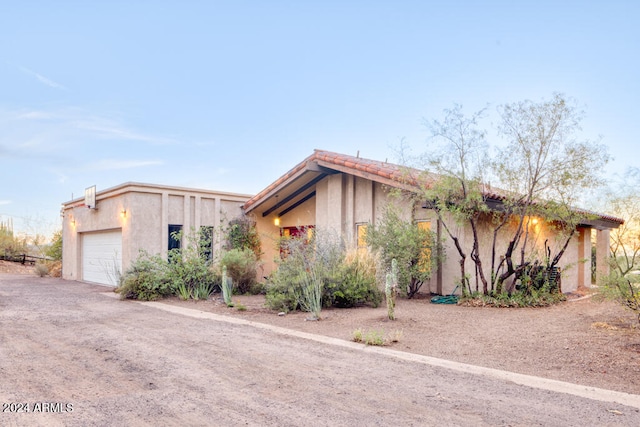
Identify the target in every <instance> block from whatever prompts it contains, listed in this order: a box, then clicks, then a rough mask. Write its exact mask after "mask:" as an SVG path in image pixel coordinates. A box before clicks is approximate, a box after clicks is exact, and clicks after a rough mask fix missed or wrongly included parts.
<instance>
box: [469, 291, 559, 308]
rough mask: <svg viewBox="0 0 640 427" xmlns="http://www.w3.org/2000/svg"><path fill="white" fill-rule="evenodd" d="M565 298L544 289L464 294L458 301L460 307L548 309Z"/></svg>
mask: <svg viewBox="0 0 640 427" xmlns="http://www.w3.org/2000/svg"><path fill="white" fill-rule="evenodd" d="M566 299H567V297H566V296H565V295H564V294H562V293H559V292H558V291H553V292H550V291H549V290H548V289H546V288H544V287H543V288H541V289H531V290H527V291H519V290H516V291H514V292H512V293H511V295H509V294H508V293H507V292H500V293H492V294H488V295H485V294H484V293H482V292H473V293H471V294H464V295H463V296H462V297H461V298H460V299H459V304H460V305H465V306H492V307H548V306H550V305H554V304H558V303H560V302H562V301H566Z"/></svg>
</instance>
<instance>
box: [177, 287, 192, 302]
mask: <svg viewBox="0 0 640 427" xmlns="http://www.w3.org/2000/svg"><path fill="white" fill-rule="evenodd" d="M176 294H177V295H178V297H179V298H180V299H181V300H183V301H186V300H188V299H189V298H191V290H189V288H187V286H186V285H185V284H184V283H180V284H179V285H178V287H177V288H176Z"/></svg>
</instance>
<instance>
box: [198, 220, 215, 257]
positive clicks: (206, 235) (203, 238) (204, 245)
mask: <svg viewBox="0 0 640 427" xmlns="http://www.w3.org/2000/svg"><path fill="white" fill-rule="evenodd" d="M198 241H199V244H200V252H199V253H200V256H201V257H202V259H204V260H205V261H211V260H212V259H213V226H211V225H203V226H201V227H200V235H199V236H198Z"/></svg>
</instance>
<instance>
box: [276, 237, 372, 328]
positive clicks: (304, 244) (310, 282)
mask: <svg viewBox="0 0 640 427" xmlns="http://www.w3.org/2000/svg"><path fill="white" fill-rule="evenodd" d="M281 248H283V252H284V253H286V257H284V258H283V259H282V260H280V261H279V264H278V268H277V270H276V271H275V272H274V273H272V275H271V276H270V278H269V280H268V283H267V285H266V286H265V287H266V305H267V307H269V308H271V309H273V310H278V311H289V310H296V309H303V310H305V311H310V312H312V313H314V315H315V316H317V315H318V314H319V310H320V308H321V307H331V306H334V307H353V306H355V305H358V304H365V303H370V304H372V305H374V306H377V305H378V304H379V303H380V302H381V300H382V296H381V293H380V291H379V290H378V288H377V286H376V279H375V262H374V260H373V259H372V257H371V256H370V255H368V254H359V253H358V252H356V251H353V252H349V253H346V252H345V248H344V244H343V243H342V241H341V240H340V239H337V238H335V237H333V236H331V235H329V234H326V233H323V232H321V233H320V234H318V232H317V231H316V233H315V236H314V238H313V239H312V240H311V241H305V240H303V239H298V238H295V239H286V240H284V241H283V242H281Z"/></svg>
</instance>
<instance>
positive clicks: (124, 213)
mask: <svg viewBox="0 0 640 427" xmlns="http://www.w3.org/2000/svg"><path fill="white" fill-rule="evenodd" d="M120 216H121V217H122V218H126V217H127V210H126V209H122V211H120Z"/></svg>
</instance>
